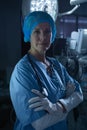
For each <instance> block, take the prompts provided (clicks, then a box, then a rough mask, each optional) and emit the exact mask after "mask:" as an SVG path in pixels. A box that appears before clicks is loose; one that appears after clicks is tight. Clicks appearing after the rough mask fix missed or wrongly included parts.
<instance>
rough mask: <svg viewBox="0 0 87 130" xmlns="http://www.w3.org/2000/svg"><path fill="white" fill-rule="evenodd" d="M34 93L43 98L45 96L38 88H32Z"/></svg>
mask: <svg viewBox="0 0 87 130" xmlns="http://www.w3.org/2000/svg"><path fill="white" fill-rule="evenodd" d="M31 91H32V92H33V93H34V94H36V95H37V96H39V97H41V98H44V97H45V96H44V95H43V94H42V93H41V92H40V91H38V90H36V89H32V90H31Z"/></svg>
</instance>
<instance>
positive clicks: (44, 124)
mask: <svg viewBox="0 0 87 130" xmlns="http://www.w3.org/2000/svg"><path fill="white" fill-rule="evenodd" d="M66 116H67V113H62V114H60V115H59V114H57V112H55V113H54V114H46V115H45V116H43V117H41V118H40V119H38V120H36V121H34V122H33V123H32V126H33V128H34V129H35V130H44V129H46V128H48V127H50V126H52V125H54V124H56V123H58V122H60V121H62V120H64V119H65V118H66Z"/></svg>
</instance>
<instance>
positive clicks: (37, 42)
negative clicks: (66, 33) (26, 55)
mask: <svg viewBox="0 0 87 130" xmlns="http://www.w3.org/2000/svg"><path fill="white" fill-rule="evenodd" d="M51 38H52V31H51V27H50V25H49V24H48V23H41V24H39V25H38V26H36V28H35V29H34V30H33V31H32V34H31V39H30V40H31V41H30V42H31V48H30V50H31V51H32V52H34V53H40V54H44V53H45V52H46V51H47V50H48V49H49V47H50V45H51Z"/></svg>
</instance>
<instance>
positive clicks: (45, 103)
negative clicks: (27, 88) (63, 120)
mask: <svg viewBox="0 0 87 130" xmlns="http://www.w3.org/2000/svg"><path fill="white" fill-rule="evenodd" d="M32 92H33V93H34V94H36V95H37V97H34V98H31V99H30V100H29V108H32V109H34V111H40V110H46V111H47V112H48V113H51V114H52V113H54V112H57V111H62V106H61V105H60V104H59V103H57V104H53V103H52V102H50V101H49V99H48V98H47V97H45V96H44V95H43V94H42V93H41V92H40V91H38V90H35V89H33V90H32Z"/></svg>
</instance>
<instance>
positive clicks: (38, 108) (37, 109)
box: [34, 106, 44, 111]
mask: <svg viewBox="0 0 87 130" xmlns="http://www.w3.org/2000/svg"><path fill="white" fill-rule="evenodd" d="M41 110H44V108H43V106H40V107H37V108H35V109H34V111H41Z"/></svg>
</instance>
